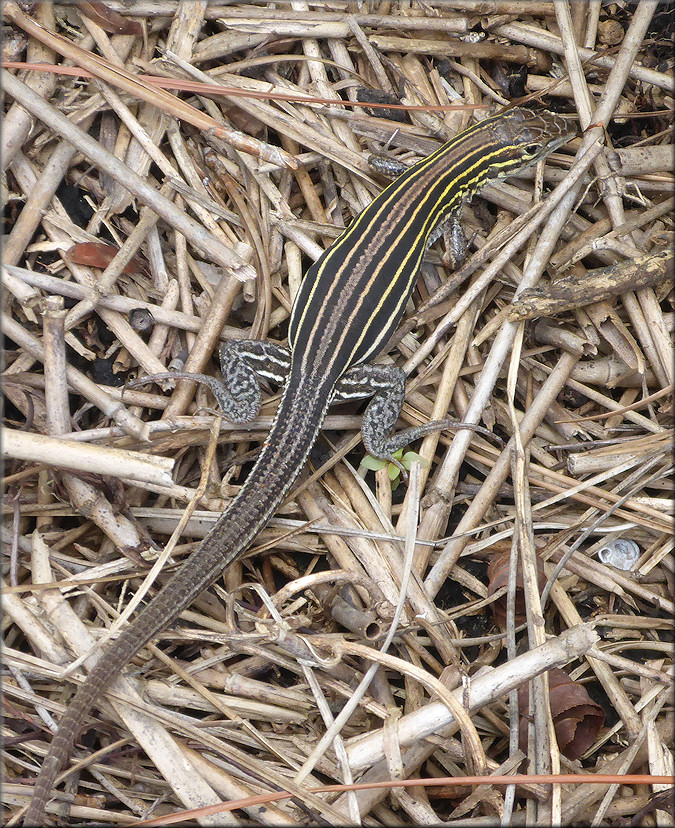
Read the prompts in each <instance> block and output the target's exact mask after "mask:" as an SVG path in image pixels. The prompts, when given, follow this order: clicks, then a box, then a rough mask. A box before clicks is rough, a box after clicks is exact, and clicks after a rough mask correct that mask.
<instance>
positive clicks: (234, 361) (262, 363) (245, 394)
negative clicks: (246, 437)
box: [129, 339, 291, 423]
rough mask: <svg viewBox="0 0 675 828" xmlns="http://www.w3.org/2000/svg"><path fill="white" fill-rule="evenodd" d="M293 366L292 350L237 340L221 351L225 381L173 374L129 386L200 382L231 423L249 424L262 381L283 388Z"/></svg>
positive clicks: (254, 411) (253, 415)
mask: <svg viewBox="0 0 675 828" xmlns="http://www.w3.org/2000/svg"><path fill="white" fill-rule="evenodd" d="M290 366H291V353H290V351H289V350H288V348H283V347H282V346H280V345H274V344H272V343H271V342H258V341H257V340H252V339H251V340H248V339H245V340H236V341H232V342H226V343H224V344H223V345H222V346H221V348H220V370H221V373H222V380H219V379H216V378H215V377H210V376H208V375H207V374H192V373H189V372H187V371H172V372H168V373H166V374H153V375H152V376H148V377H141V378H140V379H139V380H136V381H135V382H134V383H129V387H131V386H133V385H140V384H141V383H142V382H156V381H159V380H165V379H189V380H193V381H194V382H200V383H202V384H203V385H208V387H209V388H210V389H211V391H212V393H213V395H214V397H215V398H216V400H217V401H218V405H219V406H220V410H221V411H222V412H223V414H224V415H225V416H226V417H227V418H228V420H232V422H235V423H247V422H249V421H250V420H253V419H254V418H255V416H256V415H257V413H258V411H259V409H260V386H259V384H258V377H264V378H265V379H267V380H270V382H273V383H275V384H279V385H281V384H283V383H284V382H285V381H286V376H287V375H288V371H289V369H290Z"/></svg>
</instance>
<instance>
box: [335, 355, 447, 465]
mask: <svg viewBox="0 0 675 828" xmlns="http://www.w3.org/2000/svg"><path fill="white" fill-rule="evenodd" d="M371 395H374V396H373V399H372V400H371V401H370V403H369V404H368V408H366V411H365V414H364V415H363V424H362V425H361V434H362V436H363V444H364V446H365V447H366V450H367V451H368V453H369V454H372V455H373V457H379V458H380V459H381V460H389V461H390V462H393V463H395V464H396V465H400V464H399V463H398V462H397V461H396V460H395V459H394V457H393V455H394V453H395V452H397V451H398V450H399V449H402V448H403V447H404V446H407V445H408V443H411V442H412V441H413V440H417V439H418V437H424V436H425V435H426V434H429V433H430V432H431V431H437V430H438V429H439V428H444V427H445V424H446V422H447V421H446V420H441V421H435V422H433V423H427V424H426V425H423V426H417V427H413V428H407V429H405V431H400V432H399V433H398V434H394V435H392V434H391V431H393V429H394V426H395V425H396V421H397V420H398V415H399V414H400V413H401V407H402V406H403V398H404V397H405V374H404V373H403V371H401V369H400V368H396V367H395V366H388V365H357V366H356V367H355V368H352V369H350V370H349V371H348V372H347V373H346V374H345V376H344V377H343V379H341V380H340V381H339V382H338V383H337V385H336V388H335V396H334V397H333V401H334V402H341V401H345V400H356V399H362V398H363V397H369V396H371Z"/></svg>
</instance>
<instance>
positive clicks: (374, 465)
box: [361, 454, 388, 471]
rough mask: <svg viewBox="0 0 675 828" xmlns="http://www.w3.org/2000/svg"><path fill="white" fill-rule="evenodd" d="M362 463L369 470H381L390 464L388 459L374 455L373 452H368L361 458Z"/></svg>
mask: <svg viewBox="0 0 675 828" xmlns="http://www.w3.org/2000/svg"><path fill="white" fill-rule="evenodd" d="M361 465H362V466H363V468H364V469H368V470H369V471H379V470H380V469H383V468H384V467H385V466H386V465H388V463H387V461H386V460H380V459H379V458H378V457H373V456H372V454H366V456H365V457H364V458H363V459H362V460H361Z"/></svg>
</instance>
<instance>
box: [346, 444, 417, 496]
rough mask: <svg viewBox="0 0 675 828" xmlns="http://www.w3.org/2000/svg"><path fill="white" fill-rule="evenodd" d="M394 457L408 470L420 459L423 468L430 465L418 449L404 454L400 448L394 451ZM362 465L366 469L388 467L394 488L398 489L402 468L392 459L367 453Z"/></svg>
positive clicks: (376, 469)
mask: <svg viewBox="0 0 675 828" xmlns="http://www.w3.org/2000/svg"><path fill="white" fill-rule="evenodd" d="M393 457H394V460H398V462H399V463H400V464H401V466H403V468H404V469H406V471H410V467H411V466H412V464H413V462H414V461H415V460H417V461H418V463H419V464H420V466H422V468H427V466H428V465H429V461H428V460H425V459H424V457H421V456H420V455H419V454H418V453H417V452H416V451H406V452H405V454H404V453H403V449H399V450H398V451H397V452H395V453H394V455H393ZM361 465H362V466H363V468H364V469H368V471H379V470H380V469H384V468H386V469H387V474H388V475H389V479H390V480H391V487H392V489H396V487H397V486H398V484H399V483H400V482H401V480H400V477H401V468H400V467H399V466H397V465H396V464H395V463H392V462H391V461H390V460H380V459H379V458H378V457H373V456H372V454H366V456H365V457H364V458H363V460H361Z"/></svg>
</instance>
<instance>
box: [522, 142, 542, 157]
mask: <svg viewBox="0 0 675 828" xmlns="http://www.w3.org/2000/svg"><path fill="white" fill-rule="evenodd" d="M539 150H540V147H539V144H528V145H527V146H526V147H525V152H526V153H527V155H536V154H537V153H538V152H539Z"/></svg>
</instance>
